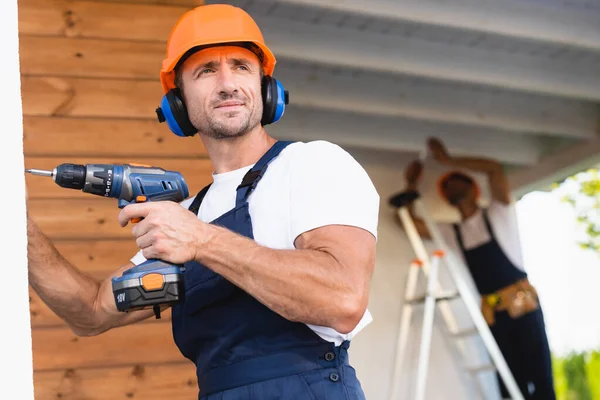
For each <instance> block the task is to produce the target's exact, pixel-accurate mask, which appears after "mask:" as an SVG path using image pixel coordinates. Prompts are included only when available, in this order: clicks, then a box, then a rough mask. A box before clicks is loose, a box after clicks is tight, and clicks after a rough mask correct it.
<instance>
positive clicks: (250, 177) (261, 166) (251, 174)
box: [235, 141, 294, 206]
mask: <svg viewBox="0 0 600 400" xmlns="http://www.w3.org/2000/svg"><path fill="white" fill-rule="evenodd" d="M292 143H294V142H293V141H277V142H275V144H274V145H273V146H271V148H270V149H269V150H267V152H266V153H265V154H264V155H263V156H262V157H261V158H260V160H258V161H257V162H256V164H254V167H252V168H251V169H250V170H249V171H248V172H246V175H244V178H243V179H242V183H240V185H239V186H238V187H237V196H236V200H235V204H236V206H239V205H240V204H242V203H243V202H245V201H246V200H247V199H248V196H249V195H250V193H252V191H253V190H254V188H256V185H257V184H258V181H260V179H261V178H262V176H263V175H264V174H265V172H266V171H267V167H268V166H269V163H270V162H271V161H273V160H274V159H275V158H276V157H277V156H278V155H279V153H281V151H282V150H283V149H285V148H286V147H287V146H288V145H290V144H292Z"/></svg>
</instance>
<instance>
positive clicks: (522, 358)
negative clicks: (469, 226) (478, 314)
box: [454, 210, 556, 400]
mask: <svg viewBox="0 0 600 400" xmlns="http://www.w3.org/2000/svg"><path fill="white" fill-rule="evenodd" d="M483 218H484V221H485V226H486V228H487V231H488V232H489V235H490V238H491V239H490V241H489V242H487V243H485V244H482V245H481V246H478V247H476V248H473V249H470V250H466V249H465V246H464V242H463V240H462V235H461V232H460V229H459V227H458V225H456V224H455V225H454V231H455V234H456V238H457V241H458V244H459V246H460V248H461V250H462V252H463V254H464V256H465V259H466V262H467V266H468V268H469V270H470V272H471V275H472V276H473V280H474V281H475V285H476V286H477V289H478V291H479V293H480V294H482V295H486V294H492V293H495V292H496V291H497V290H499V289H501V288H503V287H505V286H508V285H511V284H513V283H515V282H517V281H518V280H520V279H523V278H525V277H527V274H526V273H525V272H524V271H522V270H520V269H519V268H517V267H516V266H515V265H514V264H513V263H512V262H511V261H510V260H509V259H508V257H507V256H506V254H504V251H502V248H501V247H500V245H499V244H498V241H497V240H496V237H495V235H494V232H493V230H492V227H491V224H490V221H489V218H488V216H487V212H486V210H483ZM495 317H496V321H495V323H494V325H492V326H491V327H490V329H491V331H492V334H493V335H494V338H495V339H496V342H497V343H498V347H500V350H501V351H502V354H503V355H504V358H505V360H506V363H507V364H508V366H509V368H510V370H511V372H512V374H513V376H514V378H515V380H516V381H517V384H518V385H519V388H520V390H521V393H522V394H523V396H525V398H526V399H536V400H537V399H540V400H542V399H543V400H553V399H555V398H556V395H555V393H554V387H553V380H552V364H551V358H550V350H549V346H548V339H547V337H546V328H545V324H544V316H543V314H542V310H541V308H538V309H537V310H535V311H532V312H530V313H528V314H525V315H523V316H521V317H519V318H516V319H512V318H511V317H510V316H509V315H508V312H507V311H496V315H495ZM497 376H498V382H499V385H500V389H501V392H502V396H503V397H504V398H508V397H510V396H509V393H508V391H507V390H506V387H505V386H504V382H503V381H502V378H501V377H500V375H499V374H497ZM530 385H533V386H534V391H533V393H532V394H531V395H530V394H529V393H530V390H529V386H530Z"/></svg>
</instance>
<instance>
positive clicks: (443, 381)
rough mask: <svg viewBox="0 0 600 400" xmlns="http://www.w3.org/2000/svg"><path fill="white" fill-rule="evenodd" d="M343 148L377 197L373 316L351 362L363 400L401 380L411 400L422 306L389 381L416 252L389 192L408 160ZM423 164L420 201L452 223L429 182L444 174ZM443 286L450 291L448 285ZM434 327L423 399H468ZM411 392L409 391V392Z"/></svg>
mask: <svg viewBox="0 0 600 400" xmlns="http://www.w3.org/2000/svg"><path fill="white" fill-rule="evenodd" d="M346 150H348V151H349V152H350V153H351V154H353V155H354V156H355V157H356V159H357V160H358V161H359V162H360V163H361V164H362V165H363V167H364V168H365V169H366V170H367V172H368V173H369V175H370V176H371V179H372V180H373V182H374V184H375V186H376V188H377V190H378V192H379V195H380V196H381V208H380V218H379V241H378V246H377V262H376V268H375V272H374V275H373V279H372V285H371V297H370V302H369V310H370V311H371V313H372V314H373V318H374V320H373V322H372V323H371V325H369V326H368V327H367V328H365V330H364V331H362V332H361V333H360V334H359V335H358V336H357V337H356V338H355V339H354V340H353V341H352V344H351V347H350V361H351V363H352V364H353V366H354V367H355V368H356V370H357V374H358V376H359V379H360V380H361V383H362V385H363V389H364V391H365V394H366V396H367V399H369V400H371V399H375V400H380V399H381V400H384V399H385V400H387V399H389V396H390V388H391V382H392V379H400V380H401V382H402V384H401V391H402V396H401V397H400V399H409V398H410V397H409V393H414V379H415V375H416V365H417V355H418V345H419V338H420V335H419V334H420V328H421V325H420V322H421V316H422V308H416V309H415V314H414V321H415V324H414V325H413V329H412V330H411V332H410V339H409V344H408V349H409V351H408V361H406V362H405V366H406V367H405V372H404V373H403V374H402V375H401V376H395V377H393V376H392V372H393V365H394V359H395V350H396V341H397V336H398V330H399V323H400V315H401V308H402V299H403V296H404V285H405V279H406V276H407V273H408V269H409V265H410V262H411V260H413V259H414V258H415V254H414V252H413V250H412V247H411V246H410V244H409V242H408V239H407V237H406V235H405V234H404V231H403V230H402V229H401V228H400V227H399V226H398V225H397V223H396V220H395V218H396V217H395V212H394V210H393V209H392V208H391V207H390V206H388V199H389V197H390V196H391V195H392V194H394V193H397V192H398V191H400V190H402V188H403V186H404V180H403V173H404V168H405V166H406V165H407V163H408V162H410V161H411V160H412V158H410V157H409V156H398V155H397V154H391V153H381V152H378V153H373V152H367V151H362V150H355V149H350V148H347V149H346ZM425 165H426V168H425V174H424V177H423V178H424V179H423V183H422V187H423V189H424V190H423V201H424V203H425V204H426V205H427V207H428V209H429V210H431V215H432V216H434V217H435V218H436V219H439V220H442V219H443V220H451V219H453V218H455V217H456V215H455V214H453V213H452V210H451V209H450V208H449V207H447V206H446V205H445V204H443V203H441V202H440V201H439V200H438V199H437V196H435V191H434V190H433V188H434V186H433V185H432V182H434V181H435V178H436V177H437V176H439V173H440V172H443V170H442V169H441V168H439V167H438V166H436V165H435V163H430V162H426V164H425ZM485 196H487V192H484V197H485ZM427 246H428V247H429V249H430V250H431V245H430V244H427ZM440 280H441V283H442V284H443V285H445V286H446V285H448V284H450V280H449V277H448V275H447V274H442V275H441V277H440ZM421 287H422V286H421ZM447 287H449V288H452V286H447ZM454 309H455V311H457V317H458V320H459V324H460V325H461V326H463V327H468V326H469V319H468V317H467V313H466V311H465V309H464V306H462V304H460V303H456V306H455V307H454ZM436 321H439V322H441V319H440V317H439V316H436ZM442 325H443V324H442V323H440V324H439V326H442ZM437 326H438V322H436V328H434V336H433V341H432V347H431V359H430V369H429V375H428V385H427V396H426V398H427V399H468V398H475V397H469V396H470V393H472V392H470V391H469V390H468V388H467V387H466V386H465V385H466V384H467V382H466V381H465V379H464V377H465V375H463V374H461V373H460V370H459V368H457V367H456V366H455V364H453V362H452V361H453V358H452V357H451V354H452V353H450V350H449V346H448V345H449V343H448V342H447V340H446V339H445V338H444V336H442V335H441V330H440V329H439V328H438V327H437ZM465 343H467V345H469V348H471V347H472V349H473V350H472V353H471V355H470V357H471V358H470V361H471V362H476V361H480V360H484V359H482V358H481V357H480V355H481V354H482V353H481V345H480V342H477V341H471V342H465ZM483 378H484V383H485V384H486V386H487V387H488V389H489V395H488V397H487V398H489V399H494V398H498V397H497V395H495V394H496V392H495V385H496V381H495V377H494V375H492V374H491V373H486V374H485V375H484V376H483ZM411 386H412V387H411ZM409 390H412V391H411V392H409Z"/></svg>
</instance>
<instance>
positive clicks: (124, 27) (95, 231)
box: [18, 0, 212, 400]
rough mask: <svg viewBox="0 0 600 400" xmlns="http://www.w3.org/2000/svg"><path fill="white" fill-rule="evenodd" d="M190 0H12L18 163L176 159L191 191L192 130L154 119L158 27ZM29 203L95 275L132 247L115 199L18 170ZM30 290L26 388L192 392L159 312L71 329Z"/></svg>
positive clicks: (169, 164) (98, 396)
mask: <svg viewBox="0 0 600 400" xmlns="http://www.w3.org/2000/svg"><path fill="white" fill-rule="evenodd" d="M199 4H200V1H198V0H196V1H194V0H163V1H160V0H126V1H116V0H95V1H74V0H73V1H72V0H19V2H18V6H19V35H20V58H21V59H20V63H21V79H22V99H23V114H24V116H23V118H24V119H23V124H24V137H23V140H24V153H25V154H24V155H25V164H26V168H41V169H52V168H54V167H55V166H56V165H58V164H61V163H63V162H74V163H129V162H132V163H136V162H137V163H143V164H151V165H157V166H160V167H163V168H166V169H173V170H178V171H180V172H181V173H182V174H183V175H184V177H185V178H186V181H187V183H188V185H189V188H190V193H192V194H193V193H196V192H197V191H198V190H199V189H200V188H201V187H203V186H204V185H205V184H207V183H208V182H209V181H210V180H211V176H210V173H211V171H212V167H211V164H210V162H209V160H208V158H207V156H206V152H205V149H204V148H203V147H202V144H201V142H200V140H199V139H198V138H197V137H195V138H186V139H183V138H178V137H176V136H175V135H173V134H172V133H171V132H170V131H169V130H168V128H167V127H166V124H159V123H158V122H157V121H156V114H155V111H154V110H155V109H156V107H157V106H158V104H159V102H160V98H161V97H162V90H161V87H160V83H159V80H158V72H159V69H160V65H161V61H162V58H163V56H164V52H165V45H166V39H167V37H168V34H169V32H170V30H171V28H172V26H173V24H174V23H175V22H176V21H177V19H178V18H179V17H180V16H181V14H183V13H184V12H185V11H186V10H188V9H190V8H191V7H194V6H196V5H199ZM26 183H27V194H28V199H27V206H28V210H29V213H30V214H31V215H32V217H33V218H34V219H35V220H36V221H37V222H38V224H39V225H40V226H41V228H42V230H43V231H44V232H45V233H46V234H48V235H49V236H50V237H51V238H52V239H53V241H54V242H55V244H56V246H57V248H58V250H59V251H60V252H61V253H62V254H63V255H64V256H65V257H66V258H67V259H68V260H69V261H71V262H72V263H73V264H74V265H76V266H78V267H79V268H80V269H82V270H84V271H86V272H88V273H90V274H92V275H93V276H96V277H99V278H101V277H106V276H108V275H109V274H110V273H111V272H112V271H113V270H115V269H116V268H118V267H120V266H121V265H123V264H125V263H126V262H127V261H128V260H129V258H130V257H131V256H132V255H133V254H135V252H136V251H137V248H136V246H135V242H134V241H133V240H132V239H131V235H130V232H129V228H125V229H122V228H120V227H119V225H118V223H117V220H116V217H117V214H118V211H119V210H118V208H117V204H116V200H114V199H103V198H99V197H95V196H91V195H88V194H83V193H81V192H79V191H75V190H68V189H63V188H60V187H58V186H56V185H55V184H54V182H53V181H52V180H50V179H48V178H43V177H37V176H30V175H27V176H26ZM30 293H31V324H32V330H33V332H32V335H33V364H34V385H35V398H36V399H39V400H46V399H85V400H104V399H106V400H108V399H111V400H115V399H131V398H134V399H135V398H142V399H145V400H151V399H157V400H158V399H161V400H163V399H167V398H168V399H171V400H176V399H193V398H195V396H196V393H197V389H196V377H195V371H194V368H193V365H192V364H191V363H190V362H189V361H187V360H185V359H184V358H183V356H181V354H180V353H179V351H178V350H177V348H176V347H175V345H174V344H173V340H172V337H171V326H170V314H169V313H167V314H166V315H163V319H161V320H158V321H157V320H154V319H150V320H147V321H144V322H142V323H140V324H137V325H133V326H129V327H123V328H119V329H116V330H113V331H110V332H107V333H105V334H102V335H99V336H97V337H91V338H80V337H77V336H76V335H74V334H73V333H72V332H71V331H70V329H69V328H68V327H67V326H66V325H65V324H64V322H63V321H62V320H60V319H59V318H58V317H56V315H54V314H53V313H52V311H50V310H49V309H48V308H47V307H46V306H45V305H44V303H43V302H41V300H40V299H39V298H38V297H37V296H36V295H35V293H34V292H33V291H30Z"/></svg>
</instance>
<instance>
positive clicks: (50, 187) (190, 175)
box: [25, 156, 212, 210]
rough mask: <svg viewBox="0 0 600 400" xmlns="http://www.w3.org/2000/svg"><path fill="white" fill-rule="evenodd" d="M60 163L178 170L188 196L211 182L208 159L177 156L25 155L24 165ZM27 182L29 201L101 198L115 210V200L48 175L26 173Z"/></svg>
mask: <svg viewBox="0 0 600 400" xmlns="http://www.w3.org/2000/svg"><path fill="white" fill-rule="evenodd" d="M62 163H74V164H123V163H141V164H147V165H153V166H156V167H160V168H163V169H165V170H169V171H176V172H179V173H181V175H182V176H183V178H184V179H185V182H186V184H187V186H188V190H189V195H190V196H194V195H195V194H196V193H198V191H200V189H202V188H203V187H204V186H206V185H207V184H209V183H210V182H212V175H211V173H212V164H211V163H210V161H209V160H208V159H193V160H190V159H179V158H164V159H158V158H156V159H155V158H150V159H148V158H141V157H133V156H132V157H131V158H128V159H124V158H122V157H111V158H98V157H89V158H80V157H75V156H71V157H67V156H63V157H25V168H34V169H46V170H52V169H53V168H55V167H56V166H57V165H59V164H62ZM25 182H26V184H27V196H28V198H29V200H34V199H41V198H64V199H67V198H72V199H81V200H90V201H96V200H103V201H104V202H106V203H107V204H109V205H112V207H113V208H114V209H115V210H117V200H116V199H111V198H103V197H100V196H95V195H93V194H89V193H84V192H82V191H81V190H75V189H66V188H63V187H60V186H58V185H57V184H56V183H55V182H54V181H53V180H52V179H51V178H48V177H44V176H37V175H31V174H27V175H26V176H25Z"/></svg>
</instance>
